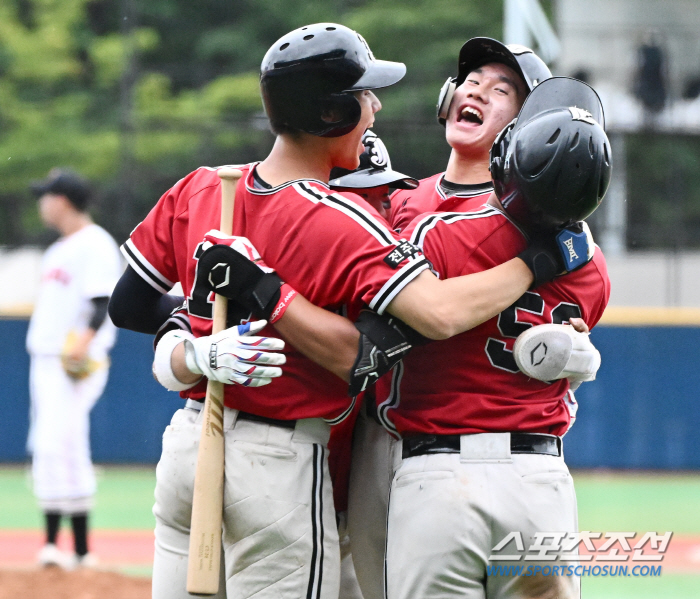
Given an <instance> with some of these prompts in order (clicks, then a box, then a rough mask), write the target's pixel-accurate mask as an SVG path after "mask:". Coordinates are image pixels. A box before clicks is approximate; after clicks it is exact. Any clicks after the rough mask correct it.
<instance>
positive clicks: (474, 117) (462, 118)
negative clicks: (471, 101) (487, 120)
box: [457, 106, 484, 125]
mask: <svg viewBox="0 0 700 599" xmlns="http://www.w3.org/2000/svg"><path fill="white" fill-rule="evenodd" d="M457 121H459V122H467V123H474V124H475V125H483V124H484V115H483V114H482V113H481V111H480V110H477V109H476V108H472V107H471V106H465V107H464V108H463V109H462V112H461V113H460V115H459V118H458V119H457Z"/></svg>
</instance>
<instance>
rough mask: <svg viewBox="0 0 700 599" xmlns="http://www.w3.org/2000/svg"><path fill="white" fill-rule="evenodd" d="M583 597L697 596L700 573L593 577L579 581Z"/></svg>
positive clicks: (663, 598)
mask: <svg viewBox="0 0 700 599" xmlns="http://www.w3.org/2000/svg"><path fill="white" fill-rule="evenodd" d="M581 597H582V599H698V597H700V576H698V575H693V574H665V573H663V571H662V574H661V576H659V577H656V578H647V577H645V578H641V577H640V578H633V577H631V578H622V577H619V578H618V577H616V578H600V577H598V578H596V577H594V576H587V577H585V578H583V580H582V581H581Z"/></svg>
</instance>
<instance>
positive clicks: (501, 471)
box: [386, 433, 580, 599]
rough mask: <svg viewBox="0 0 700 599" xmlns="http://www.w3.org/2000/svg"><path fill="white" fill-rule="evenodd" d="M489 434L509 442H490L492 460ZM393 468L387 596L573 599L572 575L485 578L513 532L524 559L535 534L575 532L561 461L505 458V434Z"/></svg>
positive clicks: (576, 588)
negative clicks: (494, 554)
mask: <svg viewBox="0 0 700 599" xmlns="http://www.w3.org/2000/svg"><path fill="white" fill-rule="evenodd" d="M494 435H496V436H498V435H508V442H507V443H499V444H497V445H500V446H501V447H503V448H504V449H502V450H501V451H500V454H499V455H495V454H493V452H492V447H493V444H492V443H489V438H490V437H491V438H493V436H494ZM465 437H469V438H470V440H469V442H468V443H467V442H465V439H464V438H465ZM492 440H493V439H491V441H492ZM487 445H488V446H489V449H487V450H486V451H485V448H486V446H487ZM400 447H401V446H400V445H398V446H397V452H398V451H400ZM489 452H490V453H489ZM487 454H488V458H487V457H485V456H486V455H487ZM397 463H399V464H400V465H399V466H398V468H397V470H396V473H395V476H394V480H393V482H392V486H391V495H390V500H389V522H388V531H389V532H388V539H387V553H386V580H387V599H415V598H416V597H420V598H421V599H438V598H439V599H448V598H450V597H454V598H457V597H459V598H460V599H465V598H466V599H486V598H488V599H516V598H517V599H524V598H534V597H538V598H542V599H544V598H552V599H554V598H557V599H573V598H575V597H579V595H580V581H579V579H578V578H577V577H573V576H549V577H543V576H530V577H527V576H520V577H518V576H497V575H496V576H488V575H487V565H488V564H489V555H490V554H491V552H492V549H493V547H494V546H496V545H497V544H498V543H499V542H500V541H502V540H503V539H504V538H505V537H506V535H508V534H509V533H511V532H513V531H519V532H520V533H521V535H522V539H523V541H524V549H525V553H524V554H523V558H524V555H526V554H527V551H528V549H529V547H530V545H531V544H532V542H533V540H534V536H535V533H536V532H552V531H565V532H567V533H573V532H577V531H578V520H577V514H576V496H575V493H574V485H573V480H572V478H571V475H570V474H569V471H568V468H567V467H566V464H565V463H564V460H563V458H561V457H553V456H548V455H533V454H514V455H511V454H510V436H509V433H488V434H482V435H463V436H462V447H461V453H459V454H458V453H438V454H432V455H420V456H416V457H411V458H407V459H404V460H400V458H397ZM512 553H514V552H513V551H508V552H507V554H512ZM531 555H532V554H531ZM492 563H499V564H502V565H525V566H527V565H535V564H537V562H532V561H530V562H524V561H522V560H521V561H511V562H492ZM547 563H548V564H549V565H552V564H553V562H547ZM569 563H571V562H569ZM540 565H542V564H540Z"/></svg>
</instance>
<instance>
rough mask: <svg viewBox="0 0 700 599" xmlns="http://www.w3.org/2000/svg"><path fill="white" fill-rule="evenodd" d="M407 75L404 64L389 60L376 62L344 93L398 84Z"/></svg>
mask: <svg viewBox="0 0 700 599" xmlns="http://www.w3.org/2000/svg"><path fill="white" fill-rule="evenodd" d="M404 75H406V65H405V64H404V63H402V62H392V61H389V60H374V61H372V62H371V63H370V66H369V67H368V68H367V70H366V71H365V72H364V74H363V75H362V77H360V78H359V79H358V80H357V81H356V82H355V83H354V84H353V85H352V86H351V87H349V88H348V89H346V90H343V91H348V92H352V91H360V90H363V89H379V88H382V87H389V86H390V85H394V83H398V82H399V81H401V79H403V78H404Z"/></svg>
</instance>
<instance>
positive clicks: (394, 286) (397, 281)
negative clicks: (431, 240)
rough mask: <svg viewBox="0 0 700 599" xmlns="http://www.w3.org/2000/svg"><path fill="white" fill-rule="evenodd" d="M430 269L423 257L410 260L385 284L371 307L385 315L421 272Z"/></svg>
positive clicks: (370, 304) (371, 303)
mask: <svg viewBox="0 0 700 599" xmlns="http://www.w3.org/2000/svg"><path fill="white" fill-rule="evenodd" d="M428 268H430V263H429V262H428V261H427V260H426V259H425V258H423V257H422V256H421V257H420V258H413V257H411V258H409V259H408V264H406V266H404V267H403V268H402V269H401V270H400V271H399V272H397V273H396V274H395V275H394V276H393V277H391V278H390V279H389V280H388V281H387V282H386V283H384V286H383V287H382V288H381V289H380V290H379V293H377V294H376V295H375V296H374V298H373V299H372V301H371V302H370V303H369V307H370V308H372V310H374V311H375V312H377V313H378V314H383V313H384V310H386V308H387V306H388V305H389V304H390V303H391V300H393V299H394V298H395V297H396V295H397V294H398V293H399V292H400V291H401V290H402V289H403V288H404V287H406V285H408V284H409V283H410V282H411V281H412V280H413V279H415V278H416V277H417V276H418V275H419V274H420V273H421V272H423V271H424V270H426V269H428Z"/></svg>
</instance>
